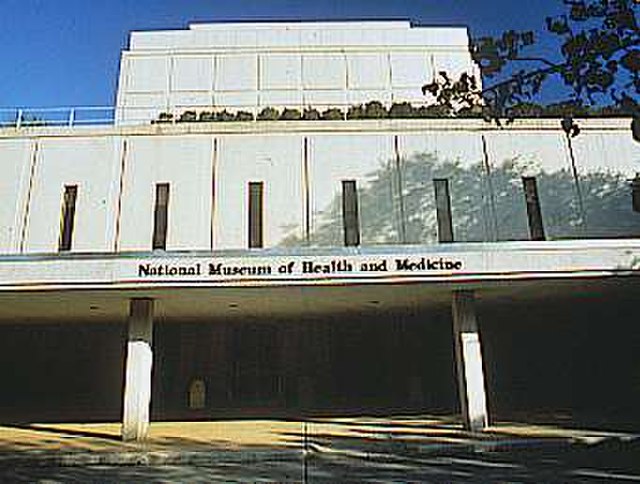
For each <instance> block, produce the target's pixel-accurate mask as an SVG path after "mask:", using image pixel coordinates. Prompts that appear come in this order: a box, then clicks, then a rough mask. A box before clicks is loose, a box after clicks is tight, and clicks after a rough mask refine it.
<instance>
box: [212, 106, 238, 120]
mask: <svg viewBox="0 0 640 484" xmlns="http://www.w3.org/2000/svg"><path fill="white" fill-rule="evenodd" d="M235 119H236V117H235V115H234V114H233V113H230V112H229V111H227V110H226V109H223V110H222V111H219V112H217V113H216V121H218V122H219V123H228V122H230V121H234V120H235Z"/></svg>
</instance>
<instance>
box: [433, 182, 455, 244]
mask: <svg viewBox="0 0 640 484" xmlns="http://www.w3.org/2000/svg"><path fill="white" fill-rule="evenodd" d="M433 188H434V191H435V197H436V219H437V220H438V242H453V222H452V217H451V196H450V195H449V180H447V179H446V178H434V179H433Z"/></svg>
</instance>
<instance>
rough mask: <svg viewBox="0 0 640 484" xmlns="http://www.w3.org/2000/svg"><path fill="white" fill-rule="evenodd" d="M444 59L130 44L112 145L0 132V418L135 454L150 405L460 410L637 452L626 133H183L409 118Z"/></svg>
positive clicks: (303, 36)
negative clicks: (604, 419) (620, 424)
mask: <svg viewBox="0 0 640 484" xmlns="http://www.w3.org/2000/svg"><path fill="white" fill-rule="evenodd" d="M466 44H467V40H466V32H465V31H464V29H431V28H415V27H410V26H409V25H408V24H407V23H404V22H385V23H378V22H372V23H366V22H365V23H362V24H354V23H330V24H304V23H302V24H240V25H229V24H223V25H216V24H213V25H194V26H191V28H190V29H189V30H186V31H175V32H141V33H134V34H132V38H131V46H130V49H129V50H128V51H125V52H124V53H123V57H122V68H121V75H120V88H119V92H118V102H117V113H118V114H117V117H116V120H115V123H114V125H111V126H68V127H56V126H47V125H44V126H31V127H30V126H16V127H5V128H3V129H0V161H1V163H2V166H3V167H4V176H3V177H1V178H0V193H1V194H2V200H3V202H4V203H2V204H1V205H0V253H1V254H2V255H1V256H0V300H1V301H2V305H0V307H1V308H2V309H0V322H2V323H3V324H2V325H0V331H3V332H4V333H5V335H6V337H4V338H2V341H3V343H2V344H3V346H4V347H3V351H1V352H0V354H1V355H2V357H3V358H4V359H5V365H2V368H4V370H3V371H2V374H0V378H1V379H2V381H4V384H5V388H7V389H9V391H7V392H6V393H5V394H4V396H3V401H2V402H1V404H0V410H1V411H2V412H3V413H4V414H5V415H6V418H9V419H11V418H51V419H65V418H66V419H69V418H79V416H82V418H89V419H119V418H122V420H123V435H124V437H125V438H131V439H137V438H143V437H144V435H145V433H146V428H147V425H148V422H149V402H151V409H152V414H153V415H154V418H159V419H167V418H216V417H218V416H227V415H279V414H283V415H290V414H298V413H309V412H317V413H329V414H336V413H350V412H361V411H370V412H398V411H411V412H425V411H445V412H450V411H452V410H453V409H456V408H459V409H460V410H461V411H462V413H463V416H464V417H465V421H466V423H467V425H468V426H469V427H471V428H473V429H482V428H484V427H485V426H486V424H487V421H488V418H489V410H491V411H492V413H493V414H495V415H497V416H498V417H502V416H509V417H511V416H513V415H518V412H525V411H527V410H528V409H532V408H536V409H540V408H541V409H544V410H546V411H548V412H549V413H553V412H556V413H557V412H560V413H562V412H565V413H568V414H570V415H583V414H584V415H592V414H597V413H598V411H599V410H601V409H602V408H603V405H604V406H608V407H607V408H610V409H611V412H612V414H618V415H624V416H625V417H624V418H625V419H626V420H625V422H624V423H626V424H630V425H635V426H636V427H637V423H638V420H637V417H635V420H634V417H633V416H631V417H629V415H632V414H633V411H632V410H631V409H632V408H633V406H634V402H638V401H639V400H640V365H639V364H638V362H637V358H635V356H634V354H635V353H634V352H635V350H636V349H637V347H638V346H639V345H640V332H638V331H637V330H635V329H634V325H633V321H632V319H630V318H629V317H628V315H629V314H631V313H632V308H633V305H634V302H635V299H636V296H637V294H638V286H637V274H638V260H639V259H638V257H639V256H640V242H639V241H638V239H637V237H638V232H639V229H640V215H639V214H638V213H636V212H634V210H633V204H632V196H633V193H632V186H631V184H630V179H632V178H634V176H635V174H636V171H638V166H640V144H639V143H637V142H636V141H634V139H633V137H632V135H631V131H630V129H629V123H630V119H577V120H574V122H575V123H576V124H577V125H578V126H579V127H580V134H579V135H578V136H576V137H571V136H570V135H568V134H567V133H565V131H564V130H563V128H562V125H561V122H560V120H559V119H531V120H516V121H515V122H513V123H512V124H509V125H506V126H501V127H498V126H496V125H495V124H492V123H487V122H485V121H483V120H480V119H456V120H453V119H334V120H322V119H320V120H310V119H299V120H255V119H254V120H247V121H242V120H240V121H235V122H219V121H215V120H204V121H202V122H188V121H190V120H193V121H195V119H199V117H198V113H199V112H201V111H206V110H209V111H212V112H213V111H216V112H220V111H223V110H224V111H227V112H230V113H233V112H235V113H237V112H238V111H243V110H246V111H247V112H250V113H253V115H254V116H255V115H256V114H259V113H260V112H261V111H262V110H263V109H265V108H269V107H273V108H277V109H279V110H280V111H282V110H284V109H285V108H291V109H293V108H296V109H298V110H300V111H302V110H304V109H307V108H311V107H313V108H317V109H319V110H320V109H329V108H340V109H342V110H343V111H346V109H347V106H348V105H350V104H354V103H365V102H370V101H380V102H381V104H382V105H383V106H386V107H390V106H391V105H393V104H394V103H396V104H397V103H402V102H414V103H424V102H425V101H424V98H423V97H421V86H422V85H423V84H424V83H425V81H428V80H429V79H430V77H429V76H432V75H433V73H434V72H435V71H438V70H440V69H445V70H449V72H450V73H452V74H453V75H455V74H457V73H459V72H462V71H470V72H472V73H473V72H475V68H474V66H473V65H472V63H471V60H470V57H469V54H468V52H467V50H466ZM186 111H193V112H195V113H196V118H195V119H184V118H182V121H180V120H181V113H184V112H186ZM162 113H169V114H171V116H170V117H169V116H165V118H164V120H163V122H157V121H158V120H159V119H160V118H161V114H162ZM531 239H535V240H531ZM478 321H479V322H478ZM479 328H480V329H482V338H480V331H479ZM481 341H482V342H483V343H484V346H481V344H480V342H481ZM483 354H484V360H483ZM598 355H601V358H600V357H599V356H598ZM603 361H606V364H605V363H603ZM456 374H457V376H458V378H457V384H456V379H455V375H456ZM25 414H26V415H27V417H25V416H24V415H25Z"/></svg>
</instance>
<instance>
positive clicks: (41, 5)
mask: <svg viewBox="0 0 640 484" xmlns="http://www.w3.org/2000/svg"><path fill="white" fill-rule="evenodd" d="M561 3H562V2H561V0H529V1H525V2H521V1H514V0H491V1H490V2H479V1H475V0H384V1H383V0H110V1H109V0H107V1H98V0H96V1H91V0H0V45H1V46H2V64H1V65H2V72H1V74H2V75H0V107H13V106H17V107H34V106H87V105H111V104H113V103H114V96H115V90H116V82H117V74H118V63H119V57H120V51H121V50H122V49H124V48H126V46H127V42H128V33H129V32H130V31H131V30H160V29H181V28H185V27H186V26H187V24H188V23H190V22H196V21H198V22H204V21H232V20H240V21H247V20H274V19H276V20H277V19H283V20H315V19H322V20H325V19H388V18H393V19H398V18H400V19H408V20H411V21H413V22H414V23H418V24H422V25H467V26H468V27H469V28H470V29H471V33H472V35H475V36H478V35H484V34H487V33H489V34H491V33H493V34H495V33H499V32H501V31H503V30H505V29H509V28H515V29H539V28H541V27H542V25H543V22H544V17H545V16H547V15H549V14H551V13H557V12H559V11H561Z"/></svg>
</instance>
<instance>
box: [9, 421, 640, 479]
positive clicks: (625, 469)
mask: <svg viewBox="0 0 640 484" xmlns="http://www.w3.org/2000/svg"><path fill="white" fill-rule="evenodd" d="M118 434H119V425H117V424H28V425H5V426H0V482H41V483H54V482H55V483H57V482H100V483H109V482H114V483H115V482H163V483H169V482H305V481H306V482H322V483H330V482H438V483H440V482H442V483H444V482H589V483H591V482H594V483H595V482H640V435H633V434H630V433H624V434H623V433H607V432H596V431H587V430H580V431H577V430H566V429H562V428H557V427H550V426H531V425H516V424H506V423H503V424H500V425H496V426H494V427H492V428H491V429H490V431H489V432H487V433H486V434H482V435H473V434H469V433H467V432H465V431H463V430H462V428H461V425H460V423H459V422H458V421H457V420H456V419H453V418H426V417H421V418H419V417H404V418H403V417H397V418H366V417H361V418H345V419H316V420H311V421H307V422H299V421H285V420H262V421H258V420H245V421H227V422H171V423H154V424H152V426H151V433H150V438H149V440H148V442H146V443H144V444H131V443H128V444H125V443H122V442H120V441H119V439H118Z"/></svg>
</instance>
